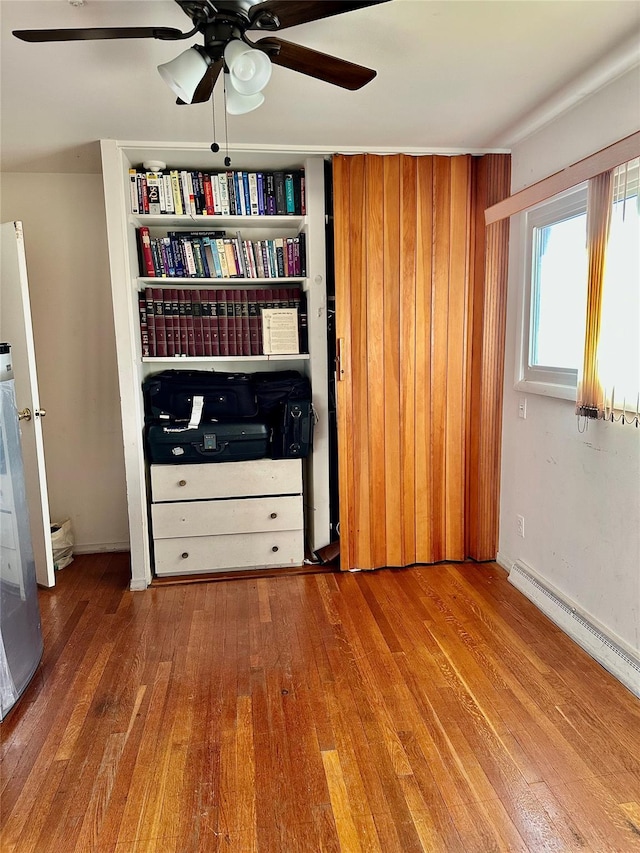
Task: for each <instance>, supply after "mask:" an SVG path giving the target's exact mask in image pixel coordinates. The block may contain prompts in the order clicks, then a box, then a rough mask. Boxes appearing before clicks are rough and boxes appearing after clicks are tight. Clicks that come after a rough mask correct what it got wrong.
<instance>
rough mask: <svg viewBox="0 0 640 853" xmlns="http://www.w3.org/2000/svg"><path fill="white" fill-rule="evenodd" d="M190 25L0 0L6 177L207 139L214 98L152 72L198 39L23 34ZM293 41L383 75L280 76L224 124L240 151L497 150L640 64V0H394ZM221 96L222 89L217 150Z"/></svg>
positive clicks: (104, 6)
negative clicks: (122, 144)
mask: <svg viewBox="0 0 640 853" xmlns="http://www.w3.org/2000/svg"><path fill="white" fill-rule="evenodd" d="M190 24H191V22H190V20H189V18H187V16H186V15H185V14H184V13H183V12H182V11H181V9H180V7H179V6H178V5H177V4H176V3H175V2H173V0H131V1H130V0H86V2H85V5H84V6H80V7H74V6H72V5H71V4H70V3H69V2H68V0H0V28H1V42H0V50H1V54H0V63H1V64H0V72H1V81H0V82H1V100H0V115H1V122H2V123H1V128H0V132H1V143H2V151H1V154H2V164H1V165H2V169H3V170H6V171H63V172H64V171H68V172H98V171H99V170H100V162H99V150H98V146H97V144H96V140H98V139H101V138H115V139H122V140H158V141H170V142H183V141H188V142H210V141H211V140H212V139H213V131H212V108H211V104H210V103H209V104H201V105H194V106H182V107H178V106H176V104H175V98H174V97H173V96H172V94H171V92H170V90H169V89H168V88H167V87H166V85H165V83H164V82H163V81H162V80H161V78H160V76H159V75H158V73H157V71H156V66H157V65H158V64H159V63H161V62H166V61H168V60H169V59H172V58H173V57H174V56H176V55H177V54H178V53H179V52H180V51H181V50H183V49H184V48H185V47H186V46H187V45H190V44H195V43H197V39H192V40H190V41H188V42H160V41H154V40H152V39H145V40H135V41H133V40H122V41H82V42H63V43H60V42H59V43H49V44H27V43H25V42H22V41H19V40H18V39H16V38H15V37H13V36H12V35H11V31H12V30H14V29H39V28H56V27H100V26H168V27H177V28H180V29H182V30H183V31H186V30H188V29H189V28H190ZM282 36H283V38H285V39H286V40H288V41H293V42H297V43H300V44H304V45H307V46H309V47H313V48H315V49H317V50H321V51H323V52H325V53H331V54H334V55H336V56H339V57H341V58H343V59H348V60H351V61H353V62H357V63H359V64H362V65H366V66H369V67H371V68H375V69H376V70H377V72H378V76H377V77H376V78H375V80H373V81H372V82H371V83H370V84H369V85H367V86H365V87H364V88H363V89H361V90H360V91H358V92H349V91H346V90H343V89H340V88H337V87H334V86H331V85H329V84H327V83H324V82H320V81H318V80H314V79H312V78H310V77H306V76H303V75H301V74H297V73H295V72H292V71H289V70H287V69H284V68H278V67H275V68H274V70H273V76H272V79H271V82H270V83H269V85H268V86H267V89H266V90H265V96H266V102H265V104H264V105H263V106H262V107H260V108H259V109H258V110H256V111H255V112H253V113H249V114H248V115H244V116H230V117H229V118H228V135H229V140H230V142H231V143H245V144H269V145H278V144H281V145H283V146H284V145H286V146H298V147H300V148H312V147H316V146H317V148H318V150H320V149H326V150H328V151H345V150H350V149H353V148H359V149H361V150H369V151H375V150H377V151H380V150H404V151H413V150H431V151H434V150H437V149H444V150H448V151H460V150H464V151H478V150H499V149H506V148H508V147H509V146H510V145H511V144H512V143H513V142H514V140H515V139H517V138H519V137H522V136H523V135H524V134H525V133H527V132H529V131H531V130H532V129H534V128H535V127H536V125H539V124H540V123H541V122H543V121H544V120H545V118H546V119H548V118H549V117H550V116H551V114H552V112H553V110H554V109H555V110H556V112H557V111H558V110H560V109H564V108H566V107H567V106H569V105H571V104H572V103H575V102H576V101H577V100H579V99H580V98H581V97H584V96H585V95H587V94H588V93H589V91H591V90H593V89H594V88H597V87H598V86H601V85H602V84H603V83H604V82H606V80H607V78H612V77H615V76H616V75H617V74H619V73H622V72H623V71H626V70H628V69H629V68H630V67H632V66H633V65H634V63H637V62H638V60H639V56H638V54H639V51H640V2H639V0H602V2H601V0H504V2H503V0H471V2H467V0H442V1H441V2H436V1H435V0H391V1H390V2H388V3H382V4H381V5H378V6H374V7H370V8H365V9H360V10H357V11H354V12H349V13H347V14H344V15H341V16H337V17H333V18H328V19H325V20H322V21H317V22H314V23H310V24H305V25H302V26H299V27H292V28H291V29H287V30H284V31H283V32H282ZM639 83H640V77H639ZM220 89H221V82H220V81H219V83H218V86H217V87H216V91H215V93H214V102H215V104H216V117H217V124H218V133H217V137H218V141H221V140H222V138H223V136H224V112H223V110H222V102H221V92H220ZM639 93H640V85H639ZM545 104H546V105H547V108H546V109H545V108H544V105H545ZM639 104H640V97H639ZM639 112H640V108H639Z"/></svg>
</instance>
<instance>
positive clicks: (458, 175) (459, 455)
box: [445, 157, 471, 560]
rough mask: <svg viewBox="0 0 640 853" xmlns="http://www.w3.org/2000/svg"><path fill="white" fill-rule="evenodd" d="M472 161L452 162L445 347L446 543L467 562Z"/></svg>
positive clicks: (455, 557) (448, 552)
mask: <svg viewBox="0 0 640 853" xmlns="http://www.w3.org/2000/svg"><path fill="white" fill-rule="evenodd" d="M470 160H471V158H470V157H452V158H451V159H450V161H449V163H450V169H451V185H450V186H451V206H450V220H449V228H450V240H449V317H448V319H449V337H448V342H447V344H448V346H447V422H446V442H447V443H446V487H445V501H446V520H447V526H446V538H445V542H446V544H445V554H446V558H447V559H448V560H462V559H464V556H465V554H464V524H465V418H464V413H465V403H466V366H467V365H466V321H467V308H468V285H469V278H468V273H469V230H470V192H469V188H470V177H471V162H470Z"/></svg>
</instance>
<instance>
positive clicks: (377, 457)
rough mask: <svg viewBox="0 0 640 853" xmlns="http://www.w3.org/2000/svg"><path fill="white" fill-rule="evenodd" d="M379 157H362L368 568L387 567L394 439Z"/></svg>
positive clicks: (381, 168) (381, 165)
mask: <svg viewBox="0 0 640 853" xmlns="http://www.w3.org/2000/svg"><path fill="white" fill-rule="evenodd" d="M383 162H384V161H383V159H382V158H381V157H368V156H367V157H366V159H365V181H366V186H367V198H366V234H365V241H366V254H367V277H366V291H367V305H366V335H367V365H366V384H367V388H368V392H369V394H368V404H369V408H368V418H367V422H366V429H367V431H368V438H366V439H365V436H362V439H363V440H364V443H365V445H366V447H367V450H368V454H369V460H368V461H369V530H370V536H371V566H381V565H386V564H387V550H386V535H385V526H384V525H382V524H380V523H379V520H380V519H381V518H384V516H385V482H386V477H385V470H386V465H385V447H386V444H387V441H393V435H387V433H386V430H385V412H384V394H385V383H384V382H382V381H381V377H382V376H383V375H384V366H385V358H384V355H385V353H384V343H385V340H384V325H385V316H386V315H385V304H384V287H383V282H384V243H383V240H382V239H381V235H382V232H383V218H384V210H385V207H384V205H383V204H381V203H380V200H381V193H382V192H383V188H384V174H383V168H384V167H383ZM371 437H375V441H372V440H371Z"/></svg>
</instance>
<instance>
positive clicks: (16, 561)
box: [0, 343, 43, 720]
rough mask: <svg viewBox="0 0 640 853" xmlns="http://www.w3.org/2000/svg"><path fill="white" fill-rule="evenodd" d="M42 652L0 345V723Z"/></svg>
mask: <svg viewBox="0 0 640 853" xmlns="http://www.w3.org/2000/svg"><path fill="white" fill-rule="evenodd" d="M42 649H43V645H42V631H41V628H40V609H39V606H38V587H37V583H36V570H35V562H34V558H33V548H32V544H31V532H30V527H29V510H28V508H27V500H26V493H25V482H24V468H23V463H22V450H21V447H20V427H19V413H18V408H17V406H16V394H15V387H14V379H13V370H12V365H11V346H10V344H7V343H0V720H3V719H4V718H5V717H6V716H7V714H8V713H9V711H10V710H11V709H12V708H13V706H14V705H15V703H16V702H17V701H18V699H19V698H20V696H21V695H22V693H23V692H24V690H25V689H26V687H27V685H28V684H29V682H30V681H31V678H32V677H33V675H34V673H35V671H36V669H37V667H38V664H39V662H40V658H41V657H42Z"/></svg>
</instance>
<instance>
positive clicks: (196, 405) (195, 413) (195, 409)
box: [187, 394, 204, 429]
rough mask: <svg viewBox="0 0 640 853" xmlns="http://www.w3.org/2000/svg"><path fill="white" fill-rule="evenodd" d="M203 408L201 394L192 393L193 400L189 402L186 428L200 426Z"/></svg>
mask: <svg viewBox="0 0 640 853" xmlns="http://www.w3.org/2000/svg"><path fill="white" fill-rule="evenodd" d="M203 409H204V397H203V396H202V395H201V394H194V395H193V402H192V404H191V418H190V419H189V426H188V427H187V429H196V428H197V427H199V426H200V421H201V420H202V410H203Z"/></svg>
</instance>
